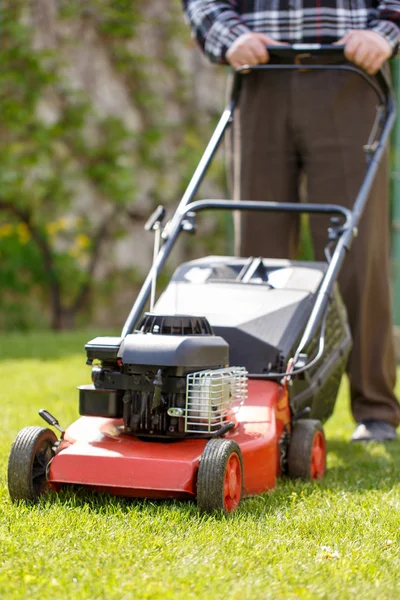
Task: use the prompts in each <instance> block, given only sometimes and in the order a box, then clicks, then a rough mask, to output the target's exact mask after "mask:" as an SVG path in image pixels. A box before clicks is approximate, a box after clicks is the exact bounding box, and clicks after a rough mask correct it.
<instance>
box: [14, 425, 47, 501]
mask: <svg viewBox="0 0 400 600" xmlns="http://www.w3.org/2000/svg"><path fill="white" fill-rule="evenodd" d="M56 441H57V437H56V435H55V433H54V432H53V431H51V429H47V428H46V427H24V429H21V431H20V432H19V433H18V435H17V437H16V438H15V441H14V443H13V445H12V447H11V452H10V457H9V459H8V491H9V493H10V497H11V500H12V501H13V502H15V501H16V500H37V498H39V496H41V495H42V494H44V493H45V492H46V491H47V485H46V481H47V466H48V464H49V462H50V460H51V459H52V457H53V455H54V452H53V446H54V444H55V443H56Z"/></svg>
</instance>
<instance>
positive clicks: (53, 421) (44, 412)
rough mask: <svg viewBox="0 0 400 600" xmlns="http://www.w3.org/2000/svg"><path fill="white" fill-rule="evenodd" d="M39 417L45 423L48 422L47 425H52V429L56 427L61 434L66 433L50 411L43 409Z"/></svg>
mask: <svg viewBox="0 0 400 600" xmlns="http://www.w3.org/2000/svg"><path fill="white" fill-rule="evenodd" d="M39 415H40V416H41V417H42V419H43V420H44V421H46V423H47V424H48V425H51V426H52V427H55V428H56V429H58V431H59V432H60V433H65V430H64V429H63V428H62V427H60V424H59V422H58V421H57V419H56V418H55V417H53V415H52V414H51V413H49V411H48V410H45V409H44V408H41V409H40V410H39Z"/></svg>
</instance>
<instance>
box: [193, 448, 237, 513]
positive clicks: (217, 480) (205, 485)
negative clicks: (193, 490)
mask: <svg viewBox="0 0 400 600" xmlns="http://www.w3.org/2000/svg"><path fill="white" fill-rule="evenodd" d="M242 493H243V458H242V453H241V451H240V448H239V446H238V444H237V443H236V442H234V441H233V440H227V439H225V438H217V439H212V440H209V441H208V442H207V444H206V446H205V448H204V451H203V454H202V455H201V459H200V466H199V473H198V478H197V505H198V507H199V508H200V510H202V511H207V512H211V511H213V510H222V511H224V512H226V513H228V512H233V511H234V510H236V508H237V507H238V506H239V503H240V500H241V497H242Z"/></svg>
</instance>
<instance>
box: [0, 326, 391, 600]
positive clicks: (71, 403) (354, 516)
mask: <svg viewBox="0 0 400 600" xmlns="http://www.w3.org/2000/svg"><path fill="white" fill-rule="evenodd" d="M90 337H91V335H90V334H87V333H86V334H85V333H83V334H82V333H79V334H63V335H60V336H58V337H56V336H54V335H51V334H47V335H32V336H26V337H22V336H8V337H2V338H0V352H1V355H2V361H0V373H1V375H0V377H1V406H2V418H1V420H0V598H4V599H7V600H12V599H16V598H18V599H22V598H23V599H25V598H28V599H39V598H40V599H43V600H46V599H50V598H52V599H54V598H63V599H64V598H65V599H68V600H74V599H79V600H89V599H92V600H97V599H103V598H104V599H106V598H107V599H110V600H111V599H112V600H114V599H115V600H117V599H118V600H123V599H124V600H129V599H137V598H140V599H141V598H146V599H147V598H160V599H161V598H173V599H198V598H199V599H214V598H221V599H222V598H223V599H224V600H225V599H227V598H229V599H233V600H239V599H240V600H242V599H263V600H264V599H274V600H275V599H285V600H286V599H291V598H328V599H329V600H331V599H335V598H338V599H339V598H340V599H343V598H355V597H362V598H363V599H365V598H371V599H372V598H373V599H375V598H379V599H386V598H387V599H390V600H392V599H393V598H400V577H399V573H400V486H399V476H400V467H399V464H400V461H399V459H400V444H398V443H392V444H387V445H378V444H370V445H366V446H360V445H353V446H352V445H350V444H349V443H348V439H349V436H350V435H351V432H352V428H353V424H352V422H351V419H350V416H349V413H348V398H347V390H346V389H345V388H344V387H343V388H342V392H341V394H340V398H339V402H338V405H337V408H336V411H335V414H334V416H333V418H332V419H331V420H330V421H329V423H328V424H327V427H326V431H327V437H328V448H329V454H328V473H327V476H326V478H325V479H324V481H323V482H321V483H316V484H304V483H302V482H296V483H293V482H290V481H280V482H279V485H278V488H277V490H275V491H274V492H272V493H269V494H265V495H263V496H261V497H257V498H252V499H248V500H245V501H244V502H243V503H242V505H241V507H240V509H239V510H238V512H237V513H236V514H234V515H232V516H228V517H223V516H204V515H201V514H199V512H198V510H197V508H196V506H195V505H194V504H192V503H180V502H154V501H151V502H150V501H139V500H137V501H136V500H133V501H132V500H124V499H115V498H111V497H107V496H98V495H94V494H93V495H92V494H87V493H83V492H82V491H77V492H71V491H66V492H63V493H61V494H60V495H58V496H57V495H54V496H51V497H48V499H46V500H43V501H41V502H40V503H39V504H38V505H36V506H31V505H25V504H23V503H21V504H20V505H17V506H13V505H12V504H11V503H10V501H9V498H8V493H7V488H6V467H7V456H8V452H9V448H10V445H11V443H12V441H13V439H14V437H15V435H16V433H17V432H18V430H19V429H20V428H22V427H24V426H25V425H35V424H38V425H39V424H42V421H41V420H40V418H39V417H38V416H37V410H38V409H39V408H41V407H45V408H48V409H49V410H50V411H51V412H53V413H54V414H55V415H56V416H57V417H58V418H59V419H60V421H61V423H62V424H63V425H67V424H68V423H69V422H71V421H72V420H73V419H74V418H75V417H76V416H77V392H76V386H77V385H79V384H81V383H86V382H88V380H89V375H90V373H89V368H88V367H86V366H85V357H84V353H83V344H84V342H85V341H87V339H89V338H90Z"/></svg>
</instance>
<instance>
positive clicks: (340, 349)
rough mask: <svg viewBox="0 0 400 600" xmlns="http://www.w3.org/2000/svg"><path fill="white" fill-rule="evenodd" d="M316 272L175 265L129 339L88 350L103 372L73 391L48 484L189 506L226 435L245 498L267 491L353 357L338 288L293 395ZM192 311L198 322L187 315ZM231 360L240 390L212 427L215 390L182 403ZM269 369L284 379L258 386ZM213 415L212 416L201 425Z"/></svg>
mask: <svg viewBox="0 0 400 600" xmlns="http://www.w3.org/2000/svg"><path fill="white" fill-rule="evenodd" d="M324 269H325V265H324V264H322V263H295V262H290V261H286V260H272V261H271V260H261V259H255V260H252V261H249V260H248V259H234V258H232V257H207V258H204V259H201V260H198V261H192V262H190V263H185V264H183V265H181V266H180V267H179V268H178V269H177V270H176V272H175V274H174V276H173V277H172V280H171V282H170V284H169V285H168V287H167V289H166V290H165V292H164V293H163V294H162V296H161V297H160V299H159V301H158V303H157V305H156V307H155V310H154V313H153V314H151V315H149V314H146V316H145V317H144V319H143V321H142V323H141V325H140V326H139V328H138V330H137V331H136V332H135V333H133V334H130V335H128V336H126V337H125V338H124V339H122V338H96V339H95V340H92V341H91V342H89V343H88V344H87V345H86V351H87V356H88V360H89V361H95V362H98V363H100V364H98V365H97V366H95V367H94V369H93V384H92V385H89V386H87V385H86V386H82V387H81V388H80V392H79V393H80V412H81V414H82V415H83V416H82V418H81V419H79V420H78V421H77V422H76V423H74V424H73V425H71V426H70V427H69V428H68V429H67V431H66V433H65V435H64V437H63V440H62V443H61V444H60V446H59V448H58V451H57V454H56V455H55V457H54V458H53V460H52V462H51V465H50V469H49V484H50V485H51V486H52V487H54V488H57V487H58V486H59V485H61V484H67V483H68V484H79V485H86V486H91V487H93V488H95V489H97V490H101V491H106V492H111V493H113V494H117V495H125V496H135V497H141V496H145V497H153V498H160V497H177V498H184V497H186V498H189V497H192V498H194V497H196V488H197V476H198V470H199V464H200V460H201V456H202V454H203V451H204V449H205V446H206V444H207V442H208V440H209V439H210V438H213V437H216V436H220V435H223V436H224V438H225V439H227V440H233V441H234V442H236V443H237V444H238V446H239V448H240V451H241V454H242V458H243V473H244V480H243V495H246V496H251V495H254V494H259V493H262V492H264V491H266V490H268V489H272V488H273V487H274V486H275V481H276V477H277V476H279V474H281V473H283V472H286V461H287V445H288V444H287V442H288V440H289V438H290V433H291V420H292V416H293V414H296V413H299V412H301V411H304V410H305V409H306V411H307V412H308V413H309V416H311V417H312V418H314V419H319V420H320V421H322V420H325V419H327V418H328V417H329V416H330V414H331V412H332V410H333V406H334V403H335V398H336V393H337V387H338V385H339V382H340V377H341V374H342V371H343V367H344V363H345V361H346V358H347V354H348V351H349V349H350V344H351V339H350V334H349V330H348V326H347V320H346V313H345V311H344V310H343V307H342V304H341V301H340V297H339V294H338V292H337V291H336V293H335V296H334V301H333V302H332V305H331V308H330V313H329V318H328V320H329V333H330V341H329V343H328V344H327V348H328V351H329V352H327V353H326V361H325V363H324V366H323V367H320V368H319V369H320V370H319V371H317V373H314V374H313V375H314V376H313V377H311V378H310V379H305V378H303V379H302V380H300V381H297V380H296V378H294V379H293V382H292V384H291V386H290V395H289V386H288V385H287V382H285V372H284V368H285V367H284V365H285V364H286V363H287V360H288V358H289V357H290V356H292V355H293V352H294V349H295V346H296V344H297V343H298V341H299V337H300V335H301V332H302V331H303V329H304V326H305V324H306V322H307V319H308V318H309V315H310V312H311V310H312V307H313V305H314V297H315V295H316V293H317V292H318V290H319V286H320V285H321V281H322V279H323V274H324ZM190 312H191V313H195V314H202V315H203V316H202V317H189V316H188V314H189V313H190ZM205 317H206V318H205ZM317 342H318V340H317V339H316V340H313V342H312V344H311V345H310V346H311V351H315V347H316V346H317V345H318V344H317ZM232 364H233V365H240V367H241V369H239V370H237V371H235V373H237V374H238V375H239V376H240V377H242V387H243V389H242V393H241V394H239V396H240V397H239V399H238V400H239V402H238V403H237V406H236V407H233V408H236V410H231V408H232V402H231V403H230V404H229V410H228V412H229V414H228V413H226V414H225V417H224V418H223V419H218V416H217V415H218V413H219V412H220V409H219V408H218V407H216V405H217V403H218V402H217V400H216V395H215V394H216V391H215V390H213V389H212V388H211V387H206V388H204V386H203V388H202V389H203V391H202V392H201V391H197V397H196V398H197V399H196V400H195V402H196V403H195V404H194V405H192V406H191V405H187V404H186V401H187V400H188V399H190V398H191V397H193V395H195V391H190V389H189V384H190V381H191V380H192V379H193V377H196V376H197V377H200V376H201V374H202V373H209V374H210V376H211V375H212V374H218V375H220V374H221V373H225V376H226V375H228V376H229V375H230V374H231V371H230V370H229V369H230V368H231V367H229V365H232ZM233 369H235V368H233ZM236 369H237V368H236ZM270 371H280V372H281V373H282V381H280V382H279V381H278V382H276V381H269V380H266V379H265V376H266V375H268V373H269V372H270ZM157 373H158V374H159V375H158V377H159V381H158V385H159V387H160V393H159V398H158V400H157V398H156V395H157V391H156V389H157ZM193 374H195V375H193ZM263 378H264V379H263ZM207 385H208V384H207ZM195 388H196V386H195ZM200 388H201V386H199V387H198V390H200ZM204 390H206V393H205V392H204ZM327 390H329V392H330V393H329V394H327V393H326V392H327ZM223 393H224V392H223V391H222V396H223ZM319 398H323V399H324V401H323V402H322V401H320V400H319ZM202 402H203V404H204V402H205V403H206V404H204V405H203V404H202ZM233 404H234V402H233ZM210 411H211V413H212V411H214V413H215V414H214V416H212V417H211V422H210V420H209V422H208V423H207V426H204V423H203V422H204V420H207V418H208V417H209V414H210ZM227 424H229V426H228V427H227ZM224 428H225V429H224Z"/></svg>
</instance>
